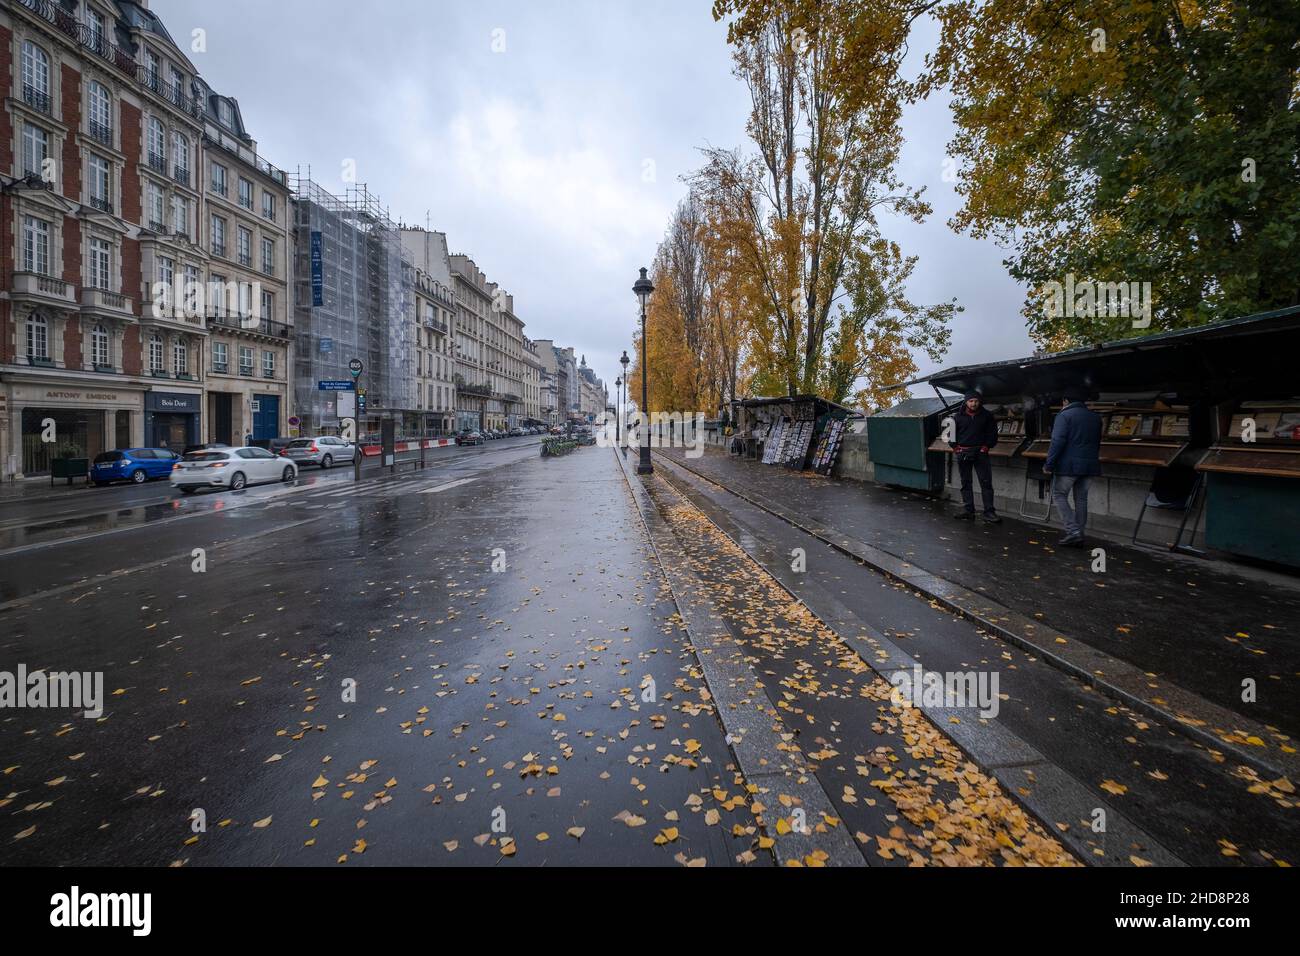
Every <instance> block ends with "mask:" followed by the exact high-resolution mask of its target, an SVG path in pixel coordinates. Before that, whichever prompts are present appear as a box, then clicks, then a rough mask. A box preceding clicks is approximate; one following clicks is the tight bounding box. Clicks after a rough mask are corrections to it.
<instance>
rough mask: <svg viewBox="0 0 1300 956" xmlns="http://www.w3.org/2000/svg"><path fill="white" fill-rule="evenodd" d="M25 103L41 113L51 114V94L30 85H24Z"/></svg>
mask: <svg viewBox="0 0 1300 956" xmlns="http://www.w3.org/2000/svg"><path fill="white" fill-rule="evenodd" d="M23 102H24V103H26V104H27V105H28V106H30V107H31V108H32V109H34V110H36V111H37V112H39V113H44V114H45V115H46V116H49V115H51V114H50V94H49V93H48V92H45V91H42V90H38V89H37V88H36V87H34V86H32V85H31V84H30V83H24V84H23Z"/></svg>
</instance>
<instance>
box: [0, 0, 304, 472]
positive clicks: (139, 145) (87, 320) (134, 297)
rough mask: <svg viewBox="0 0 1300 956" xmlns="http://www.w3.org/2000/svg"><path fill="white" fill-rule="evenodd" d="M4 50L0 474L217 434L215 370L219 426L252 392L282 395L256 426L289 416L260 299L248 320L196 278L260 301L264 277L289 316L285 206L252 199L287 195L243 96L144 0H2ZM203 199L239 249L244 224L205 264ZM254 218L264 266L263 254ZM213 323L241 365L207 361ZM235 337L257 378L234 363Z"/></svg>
mask: <svg viewBox="0 0 1300 956" xmlns="http://www.w3.org/2000/svg"><path fill="white" fill-rule="evenodd" d="M0 60H3V62H2V63H0V77H2V78H3V82H4V84H5V89H4V94H5V95H4V106H3V109H2V110H0V276H2V277H3V278H2V280H0V479H8V478H12V477H21V476H24V475H33V474H41V473H43V472H46V471H48V470H49V468H50V461H51V459H52V457H55V456H57V455H66V454H73V455H76V456H77V457H91V458H93V457H94V456H95V455H96V454H98V453H99V452H101V451H104V450H107V449H110V448H115V447H123V446H132V445H159V446H169V447H174V448H175V447H181V446H184V445H185V444H188V443H192V442H197V441H200V440H202V439H205V438H209V437H213V436H214V427H215V426H216V424H217V419H218V408H224V406H225V401H226V400H224V399H220V400H217V401H218V404H217V405H210V404H209V401H208V399H207V397H206V393H207V390H208V388H209V384H210V383H212V387H213V388H214V389H216V390H217V391H219V392H222V393H225V394H228V395H230V396H231V397H230V399H229V408H230V420H229V423H228V426H227V424H226V422H225V419H224V417H222V418H221V428H222V429H224V428H227V427H228V428H229V431H230V433H231V437H236V436H235V435H234V433H235V432H238V431H240V430H242V429H244V428H255V427H256V424H257V423H256V419H255V416H257V415H258V414H259V411H258V410H256V409H255V408H254V401H255V399H254V396H256V395H258V394H268V395H274V396H275V399H276V400H275V401H272V402H270V403H268V406H276V405H278V408H276V409H275V416H276V419H277V420H276V423H275V425H274V427H272V426H271V425H270V423H269V422H268V421H267V419H266V416H267V414H268V413H267V412H265V411H262V412H261V414H262V415H263V422H264V424H263V429H264V430H268V431H275V432H277V433H279V432H281V430H282V428H283V423H284V420H285V418H286V416H287V415H288V414H289V413H290V409H289V408H288V407H287V404H288V403H287V401H285V400H284V399H285V398H286V396H287V393H286V391H285V388H284V385H283V382H282V381H281V382H280V383H279V384H277V383H276V379H275V377H274V375H280V376H282V375H283V370H284V369H285V368H287V366H288V356H287V353H286V347H287V342H288V336H287V335H276V334H274V331H273V330H271V327H270V326H269V325H268V326H267V327H266V329H263V328H261V327H260V319H261V316H257V319H258V321H257V322H254V321H253V320H252V319H249V320H248V321H249V324H250V325H254V324H258V325H259V328H258V330H257V332H256V333H254V332H252V330H251V329H244V328H242V327H241V328H239V329H234V328H230V327H229V326H227V325H223V324H221V322H220V321H219V317H218V316H217V315H216V310H215V309H211V310H210V308H209V306H211V305H212V303H211V302H209V301H207V299H209V298H212V297H211V296H205V295H204V292H205V291H206V290H207V289H208V283H209V280H210V277H211V275H212V274H213V273H215V274H216V276H217V277H218V278H220V279H222V280H223V283H222V288H223V289H227V288H230V289H234V290H235V291H234V293H233V294H234V296H235V299H236V302H235V305H236V308H237V307H238V306H239V304H240V303H239V301H238V300H239V298H240V297H241V296H243V297H244V300H245V301H244V304H249V299H250V298H251V300H252V301H251V305H252V309H251V312H252V314H253V315H254V316H256V315H257V313H256V308H257V306H258V305H261V304H263V303H262V302H260V301H259V300H260V299H261V296H260V295H258V294H257V293H256V292H255V291H254V289H257V288H258V286H257V285H253V284H254V283H258V284H260V286H261V288H262V289H264V290H266V291H269V292H270V295H271V296H272V298H271V299H270V300H269V301H267V302H265V303H264V304H265V305H266V306H267V308H268V309H269V312H268V314H267V315H266V319H267V321H268V323H269V322H272V321H275V320H276V319H275V316H277V315H278V316H280V317H281V319H283V318H286V317H287V316H285V315H284V310H285V307H286V306H285V303H284V302H283V300H284V298H285V288H286V287H285V285H284V276H285V271H286V265H285V263H286V262H287V260H286V259H285V258H284V256H285V255H286V250H285V248H284V247H285V241H284V232H283V223H282V222H279V223H277V222H275V221H274V220H272V219H270V218H267V217H265V216H262V215H260V213H261V212H262V211H263V209H264V207H262V206H261V203H263V202H267V201H268V200H266V199H265V198H264V197H265V196H266V195H268V194H269V195H271V196H273V197H275V198H274V199H273V200H271V202H273V203H274V204H275V205H274V213H275V215H276V216H277V217H278V216H281V215H282V210H283V208H284V196H285V195H286V193H285V191H284V189H283V174H278V176H277V173H278V171H276V170H274V168H273V167H271V166H270V165H269V164H267V163H265V161H264V160H261V159H260V158H259V157H258V156H257V151H256V144H255V142H254V141H253V140H252V139H251V138H250V137H249V136H248V135H247V132H246V131H245V129H244V127H243V122H242V118H241V117H240V116H239V112H238V107H237V104H236V103H235V102H234V101H233V100H231V99H229V98H227V97H222V96H218V95H217V94H215V93H214V92H213V91H212V90H210V89H209V88H208V87H207V85H206V84H204V83H203V82H202V80H201V79H200V78H199V77H198V75H197V71H196V69H195V66H194V64H193V62H191V60H190V59H189V57H188V55H187V54H186V52H185V51H184V50H182V49H181V48H180V47H179V46H178V45H177V44H176V43H175V41H174V40H173V39H172V37H171V36H170V34H169V33H168V32H167V30H166V28H165V27H164V26H163V24H162V22H161V21H160V20H159V19H158V18H157V17H156V16H155V15H154V14H152V13H151V12H150V11H149V9H148V5H147V2H145V3H132V2H128V0H9V2H6V3H4V4H3V5H0ZM210 155H219V156H221V157H222V163H223V164H224V165H226V166H227V167H228V169H229V176H230V179H229V180H228V183H229V184H230V188H231V189H232V191H233V208H231V209H227V208H226V205H225V203H224V202H223V201H222V200H223V197H220V196H217V195H212V194H211V192H210V190H209V189H207V188H206V187H207V186H208V184H209V181H208V176H209V173H210V169H209V166H208V160H209V156H210ZM241 177H242V178H244V179H246V180H248V181H249V182H250V183H251V185H252V197H253V198H252V202H253V204H254V207H253V209H252V210H251V215H247V216H246V215H245V214H246V213H249V212H250V210H248V209H247V208H243V207H241V206H240V205H239V200H240V197H241V194H240V192H239V189H241V188H245V187H241V186H240V185H239V181H240V179H241ZM214 210H216V211H214ZM213 215H218V216H224V217H225V218H226V219H227V220H228V224H229V227H230V228H231V229H234V228H236V224H237V222H239V221H245V225H246V226H248V227H251V228H250V236H249V247H248V248H249V250H250V258H249V262H248V264H247V265H246V266H245V265H241V263H240V262H239V261H238V251H239V247H238V243H239V242H240V239H239V233H237V232H233V233H229V234H228V241H229V242H230V243H231V244H232V245H231V247H230V250H233V251H228V254H229V255H234V256H235V257H236V261H234V262H233V264H232V265H229V266H228V265H227V264H226V262H225V261H224V260H222V261H219V262H218V263H217V264H216V265H214V261H215V260H216V257H215V256H214V253H213V250H214V248H215V243H216V240H217V239H218V238H219V237H218V236H215V235H213V233H212V232H211V230H210V228H209V226H210V223H211V218H210V217H211V216H213ZM264 237H265V238H270V239H272V240H273V242H275V243H276V245H275V246H274V247H273V250H272V255H271V258H270V265H271V271H274V272H275V275H271V274H269V272H268V271H267V270H263V269H261V268H260V267H261V265H262V264H263V263H261V262H260V261H258V258H259V254H260V253H261V251H262V248H261V246H260V240H261V239H263V238H264ZM226 282H229V283H232V285H230V286H226V285H225V283H226ZM241 282H242V283H245V286H244V287H241V286H240V283H241ZM268 287H269V288H268ZM241 288H246V291H244V292H240V291H239V290H240V289H241ZM214 330H215V331H216V337H217V339H219V340H221V341H224V342H226V344H227V351H226V353H225V354H226V355H227V356H228V359H227V363H226V367H227V369H230V368H233V369H234V373H233V375H232V374H231V373H230V372H226V373H218V372H216V371H214V366H213V365H212V361H213V359H214V357H215V356H214V355H213V352H212V349H211V343H212V341H213V338H214ZM268 330H269V331H270V334H267V333H268ZM241 344H243V345H245V347H251V348H253V350H254V352H253V358H254V361H253V373H254V374H252V375H247V376H243V378H245V379H250V380H253V379H256V380H257V384H256V386H254V385H253V382H252V381H246V382H245V381H240V374H239V369H240V365H239V359H240V357H241V356H242V355H244V354H245V353H241V352H240V351H239V348H240V347H241ZM265 352H270V353H271V354H272V355H273V356H274V358H273V359H271V360H270V361H269V362H268V360H267V359H266V358H265V355H264V354H261V353H265ZM245 367H246V366H245ZM272 367H273V372H274V374H273V376H272V377H271V378H265V377H264V376H263V373H264V372H265V370H267V369H268V368H272ZM223 414H224V413H223ZM49 423H52V425H53V429H54V432H55V441H53V442H49V441H44V440H43V438H45V437H46V435H47V434H48V429H47V425H48V424H49ZM223 434H224V432H223Z"/></svg>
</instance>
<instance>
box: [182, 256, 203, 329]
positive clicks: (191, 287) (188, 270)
mask: <svg viewBox="0 0 1300 956" xmlns="http://www.w3.org/2000/svg"><path fill="white" fill-rule="evenodd" d="M202 287H203V284H202V280H201V279H200V277H199V267H198V266H186V267H185V314H186V315H188V316H191V317H194V318H197V317H198V315H199V292H200V290H201V289H202Z"/></svg>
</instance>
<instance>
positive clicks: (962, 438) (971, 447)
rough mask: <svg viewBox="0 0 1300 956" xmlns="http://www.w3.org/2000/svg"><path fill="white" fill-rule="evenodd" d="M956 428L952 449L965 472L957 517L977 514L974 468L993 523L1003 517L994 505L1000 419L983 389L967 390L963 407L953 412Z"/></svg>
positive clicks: (962, 478)
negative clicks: (993, 456) (992, 458)
mask: <svg viewBox="0 0 1300 956" xmlns="http://www.w3.org/2000/svg"><path fill="white" fill-rule="evenodd" d="M952 419H953V422H954V423H955V425H956V428H955V429H954V431H953V436H952V440H951V441H949V443H948V444H950V445H951V446H952V453H953V455H954V456H955V457H956V459H957V470H958V471H959V472H961V500H962V504H963V505H965V507H964V508H963V510H961V511H959V512H957V513H956V514H955V515H954V516H953V517H955V518H960V519H963V520H970V519H972V518H974V517H975V488H974V485H973V483H972V482H971V472H972V471H973V472H974V473H975V474H977V475H979V479H980V497H981V499H982V500H983V505H984V520H985V521H987V522H988V523H989V524H998V523H1000V522H1001V521H1002V519H1001V518H999V517H998V513H997V510H996V509H995V508H994V507H993V469H992V468H990V467H989V449H990V448H992V447H993V446H994V445H996V444H997V443H998V423H997V421H996V420H994V418H993V415H992V414H991V413H990V412H989V410H988V409H987V408H984V407H983V404H982V401H981V399H980V394H979V392H974V391H971V392H967V393H966V399H965V401H964V402H962V406H961V408H959V409H958V410H957V411H956V412H954V413H953V416H952Z"/></svg>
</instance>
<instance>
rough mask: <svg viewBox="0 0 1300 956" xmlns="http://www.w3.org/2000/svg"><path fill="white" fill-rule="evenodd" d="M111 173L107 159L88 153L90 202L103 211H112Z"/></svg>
mask: <svg viewBox="0 0 1300 956" xmlns="http://www.w3.org/2000/svg"><path fill="white" fill-rule="evenodd" d="M111 196H112V173H111V169H110V167H109V163H108V160H106V159H105V158H104V157H103V156H96V155H95V154H94V153H91V154H90V204H91V205H92V206H94V207H95V208H96V209H99V210H102V211H103V212H112V211H113V203H112V202H111Z"/></svg>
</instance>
